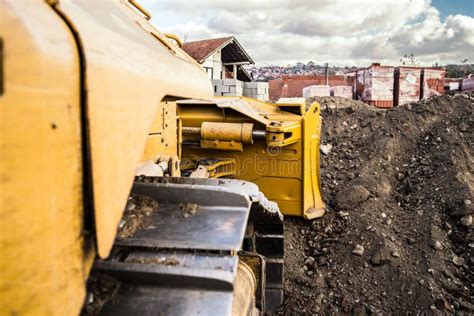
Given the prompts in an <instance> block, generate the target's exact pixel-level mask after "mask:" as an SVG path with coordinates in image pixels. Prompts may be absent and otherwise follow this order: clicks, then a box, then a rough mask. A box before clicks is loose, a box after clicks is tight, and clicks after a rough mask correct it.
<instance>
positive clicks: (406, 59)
mask: <svg viewBox="0 0 474 316" xmlns="http://www.w3.org/2000/svg"><path fill="white" fill-rule="evenodd" d="M400 63H401V64H402V65H403V66H418V65H419V63H418V59H417V58H416V57H415V55H413V53H411V54H410V55H407V54H405V55H403V58H400Z"/></svg>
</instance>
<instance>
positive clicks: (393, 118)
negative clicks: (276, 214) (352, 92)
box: [280, 94, 474, 315]
mask: <svg viewBox="0 0 474 316" xmlns="http://www.w3.org/2000/svg"><path fill="white" fill-rule="evenodd" d="M318 101H319V102H320V103H321V105H322V115H323V131H322V144H323V145H331V146H332V147H331V146H325V147H324V148H325V149H324V152H325V153H326V154H322V155H321V178H322V185H323V193H324V198H325V202H326V204H327V209H328V214H327V215H326V216H325V217H324V218H322V219H317V220H314V221H304V220H302V219H296V218H286V219H285V225H286V227H285V238H286V246H285V251H286V257H285V260H286V262H285V269H286V271H285V278H286V279H285V291H286V292H285V295H286V299H285V303H284V305H283V306H282V308H281V309H280V313H281V314H286V315H292V314H314V313H320V314H328V313H332V314H357V315H365V314H387V313H392V314H407V313H408V314H442V313H451V312H454V313H458V314H463V313H464V314H472V313H474V305H473V303H472V302H473V301H474V300H473V287H474V283H473V282H474V278H473V263H474V254H473V249H474V248H473V247H474V237H473V234H472V227H473V226H472V214H473V211H474V208H473V205H472V202H471V201H473V192H474V190H473V189H474V176H473V169H474V152H473V149H474V146H473V143H474V133H473V127H474V115H473V114H474V95H467V94H457V95H452V96H442V97H434V98H431V99H429V100H426V101H420V102H417V103H411V104H407V105H404V106H400V107H397V108H394V109H392V110H379V109H376V108H374V107H372V106H368V105H366V104H364V103H361V102H358V101H351V100H344V99H338V98H320V99H318Z"/></svg>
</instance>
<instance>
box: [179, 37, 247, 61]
mask: <svg viewBox="0 0 474 316" xmlns="http://www.w3.org/2000/svg"><path fill="white" fill-rule="evenodd" d="M183 50H184V51H185V52H186V53H188V54H189V55H190V56H191V57H193V58H194V59H195V60H196V61H197V62H198V63H200V64H201V63H203V62H204V61H205V60H206V58H208V57H209V56H211V55H212V54H214V53H215V52H216V51H218V50H222V61H223V62H229V63H232V62H248V63H249V64H253V63H254V62H253V60H252V58H250V56H249V55H248V54H247V52H246V51H245V50H244V49H243V48H242V46H241V45H240V43H239V42H238V41H237V40H236V39H235V37H233V36H229V37H221V38H214V39H207V40H201V41H194V42H187V43H184V44H183Z"/></svg>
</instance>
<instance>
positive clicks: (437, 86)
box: [420, 68, 446, 99]
mask: <svg viewBox="0 0 474 316" xmlns="http://www.w3.org/2000/svg"><path fill="white" fill-rule="evenodd" d="M445 77H446V70H445V69H444V68H423V69H422V70H421V83H422V84H421V95H420V99H427V98H429V97H431V96H433V95H442V94H444V82H445Z"/></svg>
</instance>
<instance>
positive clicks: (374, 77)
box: [362, 64, 393, 107]
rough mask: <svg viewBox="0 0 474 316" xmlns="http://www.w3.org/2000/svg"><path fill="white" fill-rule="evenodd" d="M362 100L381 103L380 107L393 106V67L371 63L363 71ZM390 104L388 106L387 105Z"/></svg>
mask: <svg viewBox="0 0 474 316" xmlns="http://www.w3.org/2000/svg"><path fill="white" fill-rule="evenodd" d="M362 100H363V101H364V102H366V103H369V104H371V103H370V101H386V102H372V104H374V105H375V104H383V106H381V107H391V106H393V67H392V66H380V64H372V65H371V66H370V67H369V68H367V69H366V70H365V71H364V92H363V94H362ZM389 104H391V105H390V106H388V105H389Z"/></svg>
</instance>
